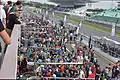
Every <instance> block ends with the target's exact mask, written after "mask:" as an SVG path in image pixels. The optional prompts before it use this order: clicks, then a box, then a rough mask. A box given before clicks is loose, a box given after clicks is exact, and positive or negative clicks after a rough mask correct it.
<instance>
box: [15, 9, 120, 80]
mask: <svg viewBox="0 0 120 80" xmlns="http://www.w3.org/2000/svg"><path fill="white" fill-rule="evenodd" d="M25 10H26V11H24V13H23V17H21V18H22V20H23V21H24V22H25V23H27V24H26V25H24V26H22V27H21V45H20V47H19V50H18V68H17V69H18V72H17V76H18V77H20V75H22V74H24V73H25V72H34V73H35V74H36V76H38V77H39V78H40V79H41V80H49V79H48V78H45V77H53V80H54V79H55V78H57V77H61V78H62V77H63V78H67V79H69V78H73V79H74V78H78V79H84V78H93V80H94V79H95V80H99V79H101V80H104V79H106V80H112V79H115V80H119V76H120V66H119V63H117V64H115V65H114V66H113V65H112V64H109V65H108V66H104V67H103V68H101V65H100V64H98V62H99V60H97V57H96V55H95V51H94V50H93V49H89V47H87V46H85V45H83V44H81V43H80V42H76V39H77V37H78V35H76V34H75V33H76V28H72V29H70V28H68V27H65V26H61V25H53V24H54V22H53V21H51V20H48V19H49V18H47V17H48V16H47V17H46V15H44V16H43V17H45V18H40V17H39V16H36V15H37V14H36V15H35V14H33V12H32V11H30V10H29V9H25ZM28 12H29V14H28ZM39 15H40V14H39ZM41 15H42V14H41ZM30 62H33V63H34V65H29V63H30ZM32 66H33V67H32ZM31 67H32V68H31ZM58 80H61V79H58ZM63 80H64V79H63Z"/></svg>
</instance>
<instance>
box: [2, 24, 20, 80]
mask: <svg viewBox="0 0 120 80" xmlns="http://www.w3.org/2000/svg"><path fill="white" fill-rule="evenodd" d="M20 30H21V28H20V25H15V27H14V29H13V32H12V35H11V40H12V44H10V45H9V46H8V47H7V50H6V53H5V56H4V59H3V64H2V66H1V70H0V79H16V73H17V51H18V39H19V37H20Z"/></svg>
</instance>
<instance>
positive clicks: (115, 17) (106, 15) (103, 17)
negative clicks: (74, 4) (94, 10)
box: [90, 9, 120, 24]
mask: <svg viewBox="0 0 120 80" xmlns="http://www.w3.org/2000/svg"><path fill="white" fill-rule="evenodd" d="M90 19H94V20H98V21H105V22H111V23H117V24H120V10H112V9H111V10H107V11H103V12H101V13H99V14H97V15H94V16H92V17H91V18H90Z"/></svg>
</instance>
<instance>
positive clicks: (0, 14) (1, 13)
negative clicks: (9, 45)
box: [0, 1, 6, 28]
mask: <svg viewBox="0 0 120 80" xmlns="http://www.w3.org/2000/svg"><path fill="white" fill-rule="evenodd" d="M0 19H1V22H2V24H3V26H4V28H6V14H5V10H4V9H3V4H2V1H0Z"/></svg>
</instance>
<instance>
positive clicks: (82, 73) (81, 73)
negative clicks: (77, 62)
mask: <svg viewBox="0 0 120 80" xmlns="http://www.w3.org/2000/svg"><path fill="white" fill-rule="evenodd" d="M84 75H85V74H84V72H83V70H81V71H80V75H79V78H81V79H82V78H84V77H83V76H84Z"/></svg>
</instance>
